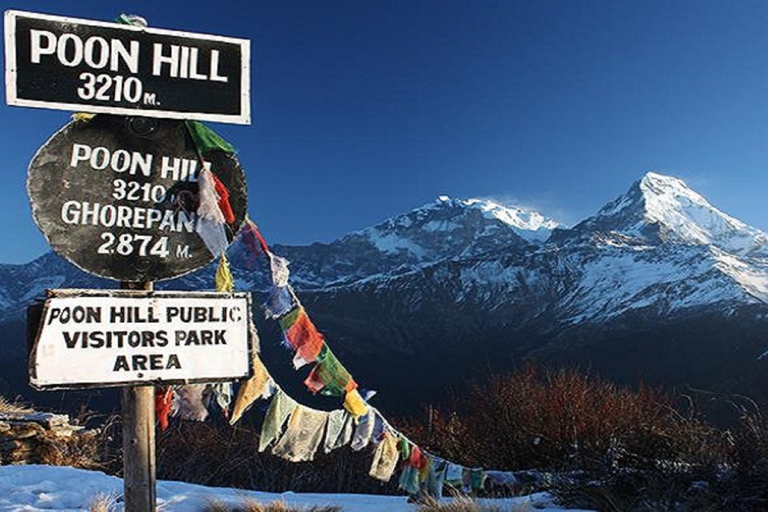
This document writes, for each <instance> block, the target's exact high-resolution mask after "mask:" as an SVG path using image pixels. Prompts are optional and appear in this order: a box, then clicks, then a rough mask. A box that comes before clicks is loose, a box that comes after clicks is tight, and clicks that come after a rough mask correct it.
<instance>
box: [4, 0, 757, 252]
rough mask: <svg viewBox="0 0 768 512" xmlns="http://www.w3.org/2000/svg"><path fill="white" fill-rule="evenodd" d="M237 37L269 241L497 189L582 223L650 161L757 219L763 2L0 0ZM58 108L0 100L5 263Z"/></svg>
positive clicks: (345, 228) (19, 248)
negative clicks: (30, 170) (248, 80)
mask: <svg viewBox="0 0 768 512" xmlns="http://www.w3.org/2000/svg"><path fill="white" fill-rule="evenodd" d="M0 5H2V6H3V9H4V10H6V9H21V10H26V11H33V12H43V13H50V14H59V15H67V16H75V17H81V18H89V19H96V20H111V19H114V18H115V17H116V16H117V15H118V14H120V13H122V12H127V13H137V14H141V15H143V16H144V17H146V18H147V19H148V20H149V22H150V25H152V26H154V27H159V28H169V29H176V30H186V31H190V32H205V33H211V34H221V35H229V36H235V37H244V38H248V39H250V40H251V44H252V54H253V55H252V60H251V66H252V85H253V92H252V111H253V114H254V118H255V123H254V124H253V125H251V126H238V125H224V124H211V126H212V127H213V128H214V129H215V130H217V131H218V132H219V133H220V134H221V135H223V136H224V137H225V138H226V139H228V140H229V141H230V142H232V143H233V144H234V145H235V146H236V147H237V148H238V154H239V158H240V160H241V162H242V164H243V166H244V167H245V169H246V171H247V181H248V187H249V212H250V216H251V217H252V218H253V219H254V220H255V221H257V222H258V223H259V224H260V226H261V228H262V231H263V232H264V234H265V236H266V237H267V238H268V240H270V241H271V242H272V243H275V242H279V243H290V244H308V243H312V242H314V241H324V242H327V241H331V240H333V239H335V238H337V237H340V236H342V235H344V234H346V233H348V232H350V231H353V230H356V229H361V228H364V227H367V226H369V225H373V224H375V223H378V222H380V221H382V220H384V219H386V218H388V217H391V216H393V215H396V214H399V213H402V212H405V211H407V210H410V209H412V208H415V207H417V206H420V205H422V204H424V203H427V202H430V201H433V200H434V199H435V198H437V196H438V195H443V194H444V195H449V196H452V197H460V198H469V197H490V198H495V199H498V200H501V201H505V202H507V203H509V204H517V205H522V206H527V207H530V208H534V209H537V210H538V211H540V212H542V213H544V214H545V215H547V216H550V217H553V218H555V219H557V220H560V221H561V222H565V223H571V224H572V223H575V222H577V221H579V220H581V219H582V218H584V217H586V216H588V215H590V214H592V213H594V212H595V211H597V209H598V208H599V207H600V206H602V205H603V204H604V203H606V202H608V201H610V200H611V199H613V198H615V197H616V196H617V195H619V194H621V193H623V192H624V191H625V190H626V189H627V188H628V187H629V186H630V184H631V183H632V182H633V181H635V180H636V179H638V178H640V177H641V176H642V175H643V174H644V173H645V172H646V171H649V170H656V171H658V172H661V173H664V174H670V175H674V176H677V177H680V178H682V179H684V180H685V181H686V182H687V183H688V184H689V185H690V186H691V187H693V188H694V189H696V190H697V191H698V192H700V193H702V194H703V195H704V196H705V197H707V198H708V199H709V200H710V201H711V202H712V203H713V204H714V205H715V206H716V207H718V208H720V209H722V210H724V211H725V212H727V213H729V214H731V215H733V216H735V217H737V218H739V219H741V220H743V221H745V222H747V223H748V224H751V225H753V226H755V227H758V228H760V229H763V230H768V209H767V208H766V198H767V196H768V29H766V27H768V3H766V2H762V1H736V2H733V1H730V2H728V1H719V2H713V1H705V0H697V1H675V2H668V1H661V0H650V1H643V2H639V1H637V2H616V1H605V2H602V1H600V2H598V1H587V0H580V1H568V0H563V1H548V0H536V1H532V0H526V1H514V0H504V1H484V0H475V1H466V2H457V1H450V0H431V1H422V0H406V1H400V0H381V1H370V0H368V1H366V0H347V1H300V0H295V1H290V0H288V1H272V2H262V1H258V0H248V1H245V0H242V1H221V2H211V1H205V2H203V1H199V0H188V1H186V2H170V1H163V0H153V1H151V2H150V1H134V2H123V1H107V0H78V1H77V2H74V1H72V2H63V1H61V0H23V1H20V0H19V1H16V2H9V1H7V0H0ZM67 120H68V113H66V112H62V111H53V110H43V109H28V108H18V107H8V106H5V105H4V104H3V105H0V132H1V133H2V137H0V150H2V153H3V155H4V167H5V169H4V171H3V176H4V178H5V179H4V181H5V186H3V187H0V201H1V202H2V204H3V210H4V213H5V218H6V222H5V223H4V228H3V233H4V234H5V237H6V238H7V239H9V240H8V242H6V243H4V244H0V262H4V263H21V262H26V261H29V260H30V259H32V258H34V257H36V256H38V255H39V254H42V253H43V252H44V251H46V250H47V245H46V242H45V240H44V238H43V236H42V235H41V234H40V233H39V231H38V230H37V228H36V226H35V225H34V223H33V221H32V218H31V213H30V208H29V204H28V199H27V196H26V188H25V180H26V167H27V165H28V163H29V161H30V159H31V158H32V156H33V155H34V153H35V151H36V149H37V148H38V147H39V146H40V145H42V144H43V143H44V142H45V140H46V139H47V138H48V137H49V136H50V135H51V134H52V133H53V132H55V131H56V130H57V129H58V128H60V127H61V126H62V125H63V124H65V123H66V122H67Z"/></svg>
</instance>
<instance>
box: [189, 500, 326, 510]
mask: <svg viewBox="0 0 768 512" xmlns="http://www.w3.org/2000/svg"><path fill="white" fill-rule="evenodd" d="M203 512H341V507H336V506H314V507H308V508H307V507H300V508H296V507H289V506H288V505H286V504H285V502H283V501H273V502H272V503H267V504H263V503H259V502H258V501H255V500H253V499H250V498H245V499H243V500H242V501H241V502H240V503H238V504H237V505H227V504H224V503H222V502H221V501H218V500H211V501H210V503H209V504H208V506H207V507H206V508H205V509H203Z"/></svg>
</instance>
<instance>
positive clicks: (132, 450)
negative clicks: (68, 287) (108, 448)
mask: <svg viewBox="0 0 768 512" xmlns="http://www.w3.org/2000/svg"><path fill="white" fill-rule="evenodd" d="M120 287H121V288H123V289H128V290H146V291H151V290H152V283H151V282H148V283H130V282H123V283H121V285H120ZM122 401H123V404H122V405H123V407H122V416H123V497H124V499H125V503H124V509H123V510H124V511H125V512H151V511H154V510H155V506H156V496H155V492H156V491H155V480H156V464H155V388H154V386H130V387H124V388H123V400H122Z"/></svg>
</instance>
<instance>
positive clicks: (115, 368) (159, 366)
mask: <svg viewBox="0 0 768 512" xmlns="http://www.w3.org/2000/svg"><path fill="white" fill-rule="evenodd" d="M49 293H50V295H51V297H50V298H49V299H48V300H47V301H46V303H45V306H44V308H43V313H42V319H41V321H40V330H39V332H38V335H37V338H36V341H35V344H34V346H33V348H32V352H31V354H30V366H29V370H30V384H31V385H32V386H33V387H35V388H38V389H52V388H53V389H56V388H81V387H109V386H120V385H126V384H141V383H163V384H179V383H185V382H192V381H215V380H235V379H240V378H243V377H246V376H248V375H249V372H250V364H249V363H250V360H251V357H250V349H251V341H250V334H251V329H252V328H253V327H252V323H251V309H250V295H249V294H247V293H236V294H232V295H229V294H223V293H203V292H186V293H185V292H145V291H141V292H136V291H127V290H114V291H106V290H99V291H96V290H52V291H50V292H49Z"/></svg>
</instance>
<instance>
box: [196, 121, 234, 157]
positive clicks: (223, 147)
mask: <svg viewBox="0 0 768 512" xmlns="http://www.w3.org/2000/svg"><path fill="white" fill-rule="evenodd" d="M186 124H187V129H188V130H189V134H190V135H191V136H192V140H193V141H194V143H195V146H197V149H198V150H200V153H202V154H205V153H207V152H208V151H214V150H219V151H224V152H225V153H234V152H235V148H234V146H232V144H230V143H229V142H227V141H226V140H224V139H223V138H221V136H219V134H217V133H216V132H214V131H213V130H211V129H210V128H208V127H207V126H206V125H204V124H203V123H201V122H199V121H186Z"/></svg>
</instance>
